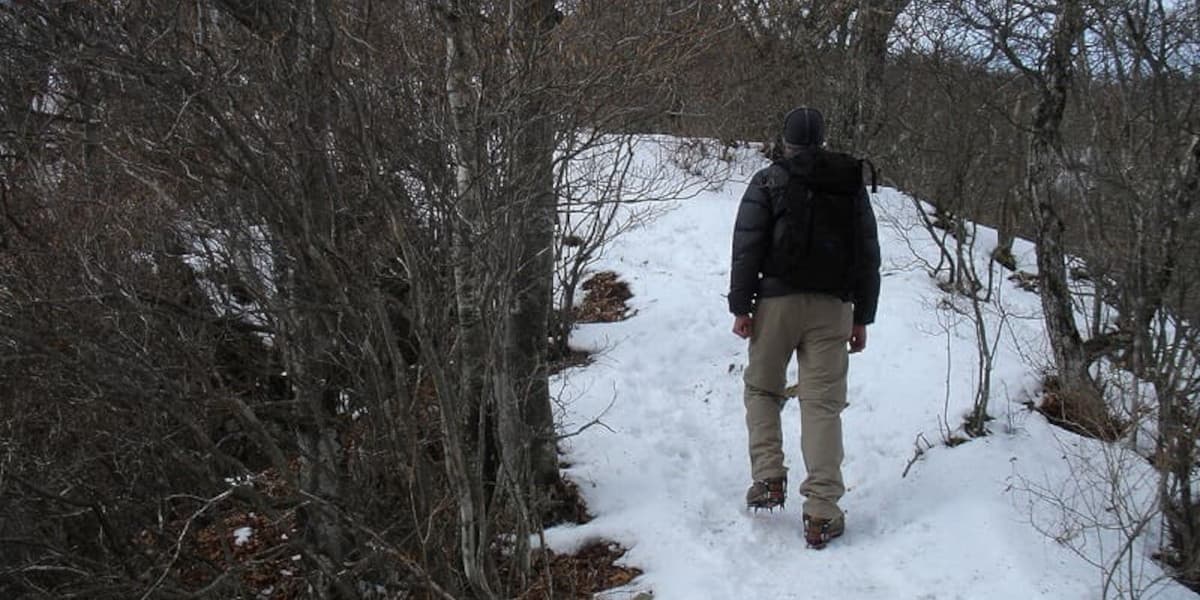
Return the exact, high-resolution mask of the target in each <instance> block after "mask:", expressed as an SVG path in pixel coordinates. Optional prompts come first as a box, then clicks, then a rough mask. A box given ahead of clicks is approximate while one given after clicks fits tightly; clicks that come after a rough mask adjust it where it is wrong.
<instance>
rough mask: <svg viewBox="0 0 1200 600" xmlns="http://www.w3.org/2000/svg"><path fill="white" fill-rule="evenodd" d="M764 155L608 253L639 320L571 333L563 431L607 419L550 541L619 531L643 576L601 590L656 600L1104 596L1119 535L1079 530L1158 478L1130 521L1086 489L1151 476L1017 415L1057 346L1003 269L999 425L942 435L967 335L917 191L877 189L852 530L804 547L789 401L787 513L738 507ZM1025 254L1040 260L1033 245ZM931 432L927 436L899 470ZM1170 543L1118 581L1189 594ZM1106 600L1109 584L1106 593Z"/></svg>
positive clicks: (1021, 251)
mask: <svg viewBox="0 0 1200 600" xmlns="http://www.w3.org/2000/svg"><path fill="white" fill-rule="evenodd" d="M762 166H765V163H763V162H762V161H761V160H756V159H755V158H754V157H753V155H752V154H749V155H747V156H745V157H744V158H743V160H742V162H740V163H738V164H737V165H735V167H734V169H733V172H732V174H731V177H730V179H729V181H728V182H726V183H725V184H724V185H723V186H721V187H720V189H716V190H708V191H705V192H703V193H700V194H699V195H697V196H695V197H693V198H690V199H687V200H683V201H679V202H675V203H673V204H672V206H671V210H670V211H668V212H666V213H665V214H664V215H662V216H661V217H659V218H658V219H656V220H655V221H653V222H652V223H650V224H648V225H646V226H645V227H642V228H640V229H637V230H634V231H632V232H629V233H627V234H625V235H624V236H623V237H621V238H619V239H618V240H616V242H615V243H614V244H613V246H612V247H611V248H610V250H609V251H608V252H607V254H606V256H605V258H604V259H603V261H602V262H601V264H599V265H598V269H597V270H600V269H611V270H614V271H617V272H618V273H620V274H621V275H622V277H623V278H624V279H625V280H627V281H628V282H629V283H630V286H631V288H632V291H633V293H634V294H635V296H634V298H633V299H632V300H631V302H630V305H631V307H632V308H633V310H634V311H636V314H635V315H634V316H633V317H632V318H630V319H628V320H626V321H624V322H620V323H613V324H594V325H584V326H582V327H580V329H579V330H578V331H577V332H576V334H575V337H574V338H573V345H575V346H576V347H580V348H587V349H591V350H596V351H598V354H597V355H596V356H595V362H594V363H593V364H591V365H589V366H587V367H583V368H578V369H573V370H570V371H568V372H566V373H564V374H562V375H561V376H559V378H558V379H557V380H556V385H557V387H558V390H559V392H560V396H561V398H562V400H563V401H564V403H565V406H566V414H565V415H564V423H563V425H564V429H566V430H572V429H574V428H576V427H579V426H580V425H582V424H584V423H587V422H589V421H592V420H593V419H596V418H599V419H600V420H601V421H602V422H603V425H604V427H599V426H597V427H591V428H589V429H587V430H586V431H585V432H583V433H582V434H580V435H578V436H575V437H572V438H570V439H568V440H567V442H566V443H565V447H566V450H567V459H568V460H569V461H570V462H571V464H572V466H571V468H570V469H569V470H568V471H567V475H568V476H569V477H570V478H572V479H573V480H575V481H576V482H578V483H579V485H580V487H581V489H582V491H583V494H584V496H585V498H586V500H587V502H588V505H589V508H590V510H591V512H592V513H593V514H594V515H595V516H596V518H595V520H594V521H592V522H590V523H588V524H586V525H582V526H566V527H559V528H555V529H553V530H551V531H549V532H547V539H548V540H549V543H550V545H551V546H552V547H553V548H555V549H556V550H560V551H569V550H571V549H573V548H575V547H578V546H580V545H582V544H584V543H586V542H588V541H591V540H595V539H610V540H614V541H616V542H619V543H620V544H622V545H624V546H625V547H627V548H629V552H628V554H626V556H625V558H624V562H625V563H626V564H629V565H633V566H636V567H638V568H640V569H642V570H643V571H644V575H643V576H641V577H639V578H638V579H637V580H635V581H634V582H633V584H631V585H630V586H629V587H628V588H627V589H624V590H619V591H617V592H614V593H611V594H609V595H607V596H606V597H609V598H628V597H632V596H633V595H635V594H636V593H637V592H640V591H652V592H653V594H654V597H655V598H657V599H662V600H703V599H710V598H711V599H739V598H776V599H801V598H839V599H855V598H872V599H875V598H888V599H892V598H896V599H906V598H914V599H916V598H920V599H935V598H937V599H943V598H944V599H956V598H964V599H966V598H971V599H974V598H1005V599H1007V598H1066V599H1075V598H1079V599H1084V598H1088V599H1090V598H1100V597H1101V596H1102V586H1103V584H1104V571H1103V570H1102V569H1101V568H1100V567H1099V566H1096V565H1095V564H1091V562H1089V561H1092V562H1097V561H1106V560H1109V559H1111V558H1112V557H1114V556H1117V555H1116V554H1114V553H1113V551H1114V549H1115V548H1118V547H1120V544H1121V542H1122V541H1123V538H1122V537H1121V536H1120V535H1119V534H1118V532H1114V531H1109V532H1100V533H1097V531H1095V528H1089V527H1087V522H1088V521H1089V519H1097V520H1101V521H1103V520H1105V519H1109V520H1110V521H1111V520H1115V519H1116V518H1117V517H1118V516H1124V515H1127V512H1128V511H1134V512H1136V511H1137V510H1141V509H1147V507H1148V504H1147V503H1146V502H1145V498H1148V497H1151V496H1152V494H1151V492H1152V489H1153V485H1152V483H1153V482H1152V478H1150V477H1146V478H1145V479H1144V484H1143V485H1141V486H1140V487H1135V488H1134V489H1131V490H1125V492H1124V493H1123V495H1122V497H1123V498H1127V499H1128V498H1132V502H1130V503H1129V504H1128V505H1127V507H1128V508H1127V509H1123V511H1113V510H1111V509H1112V506H1111V504H1112V499H1110V498H1106V497H1105V492H1104V490H1103V489H1093V488H1092V487H1091V485H1090V484H1086V483H1085V484H1084V485H1082V486H1079V485H1076V484H1075V483H1074V482H1075V481H1076V479H1077V478H1083V479H1085V480H1086V479H1087V477H1088V473H1089V472H1090V471H1089V469H1091V468H1093V467H1095V468H1101V467H1103V466H1104V465H1105V464H1112V462H1113V461H1116V460H1118V459H1122V458H1124V459H1126V461H1125V462H1123V463H1120V464H1119V465H1117V466H1118V467H1119V468H1120V469H1121V470H1123V472H1126V473H1128V474H1133V475H1137V474H1142V475H1145V473H1144V471H1145V466H1144V464H1142V462H1140V461H1138V460H1135V459H1128V457H1125V456H1121V455H1120V454H1119V453H1118V452H1117V451H1115V450H1114V451H1112V452H1105V451H1104V449H1103V447H1102V446H1100V445H1098V444H1097V443H1095V442H1092V441H1090V440H1083V439H1080V438H1078V437H1076V436H1074V435H1071V434H1069V433H1067V432H1065V431H1062V430H1061V429H1057V428H1054V427H1052V426H1050V425H1048V424H1047V423H1046V421H1045V419H1044V418H1042V417H1041V416H1040V415H1038V414H1033V413H1030V412H1028V411H1027V410H1025V409H1024V407H1023V406H1022V405H1021V403H1022V402H1025V401H1027V400H1029V399H1030V398H1031V395H1032V393H1033V392H1034V391H1035V390H1036V385H1037V380H1038V371H1039V369H1040V368H1041V366H1042V365H1043V364H1044V363H1045V358H1044V357H1045V356H1046V349H1045V346H1044V341H1043V339H1042V338H1043V335H1042V332H1041V329H1040V327H1041V324H1040V321H1039V320H1038V318H1037V317H1038V314H1039V309H1038V303H1037V299H1036V297H1035V296H1034V295H1032V294H1030V293H1028V292H1024V291H1021V290H1019V289H1017V288H1016V287H1015V286H1014V285H1013V284H1012V283H1010V282H1009V281H1007V280H1006V279H1003V278H1001V279H1000V280H999V283H998V287H999V288H1001V290H1002V292H1001V293H1000V302H999V304H998V305H997V306H1002V307H1003V310H1000V309H999V308H994V309H993V310H992V313H993V314H992V319H993V321H992V325H991V331H992V333H993V335H995V331H996V329H997V327H998V325H997V323H998V319H999V318H1000V316H999V315H1000V314H1002V313H1003V314H1005V315H1007V316H1006V317H1005V318H1004V322H1005V325H1004V327H1003V330H1002V335H1001V336H1000V344H999V348H998V351H997V358H996V368H995V381H994V385H993V386H992V390H993V394H994V396H995V399H994V400H993V403H992V408H991V410H990V413H991V414H992V415H993V416H994V417H996V420H995V421H993V422H992V426H991V430H992V432H993V435H991V436H988V437H986V438H982V439H976V440H973V441H971V442H969V443H966V444H962V445H959V446H957V447H954V448H949V447H946V446H944V445H942V444H941V439H942V437H943V436H942V433H941V431H942V425H941V424H942V423H946V422H948V423H949V424H950V426H951V428H954V427H957V426H958V425H959V424H960V423H961V421H962V418H961V417H962V415H963V414H964V413H965V411H966V409H967V408H968V407H969V406H970V404H971V399H972V395H973V390H974V386H975V379H976V377H977V375H976V373H977V370H976V367H975V361H976V358H975V357H976V354H975V350H974V348H975V345H974V330H973V327H972V325H971V323H970V322H969V321H966V320H964V319H962V318H956V317H954V316H953V313H951V312H949V311H947V310H944V309H940V308H939V302H941V301H942V300H944V299H945V298H946V297H947V296H946V294H945V293H943V292H941V291H939V290H938V288H937V287H936V286H935V285H934V282H932V281H931V280H930V278H929V277H928V275H927V274H926V271H925V270H924V269H923V267H922V264H921V257H924V258H925V259H926V260H933V261H934V262H936V253H934V252H933V251H932V248H933V247H932V246H931V245H930V244H929V243H928V237H927V236H926V235H925V234H924V233H923V230H922V229H921V228H919V227H918V226H917V213H916V209H915V208H914V207H913V205H912V202H911V201H910V200H908V199H907V198H905V197H904V196H902V195H901V194H899V193H897V192H896V191H894V190H890V189H881V190H880V192H879V193H878V194H875V195H874V197H873V203H874V206H875V208H876V212H877V215H878V217H879V221H880V236H881V243H882V247H883V260H884V278H883V290H882V295H881V300H880V308H879V314H878V319H877V323H876V324H875V325H874V326H872V327H870V329H869V338H868V341H869V344H868V348H867V350H866V352H865V353H863V354H859V355H855V356H854V357H853V358H852V360H851V374H850V396H849V401H850V406H849V408H848V409H847V410H846V412H845V413H844V422H845V436H846V440H845V445H846V462H845V465H844V473H845V478H846V483H847V487H848V493H847V495H846V497H845V498H844V499H843V502H842V506H843V509H844V510H845V512H846V515H847V527H848V529H847V533H846V536H845V537H844V538H841V539H839V540H837V541H836V542H834V543H833V544H831V545H830V546H829V547H828V548H826V549H825V550H821V551H815V550H810V549H806V548H805V544H804V541H803V539H802V537H801V532H800V530H801V524H800V518H801V516H800V500H801V499H800V498H799V497H798V495H797V493H796V487H797V486H798V485H799V482H800V481H801V480H802V478H803V464H802V462H801V461H800V453H799V421H800V420H799V408H798V405H797V402H796V401H795V400H791V401H790V402H789V403H788V405H787V407H786V408H785V410H784V422H785V435H786V444H785V449H786V451H787V456H788V462H789V466H790V467H791V477H790V479H791V485H790V488H791V489H790V490H789V492H790V498H789V499H790V502H789V504H788V505H787V508H786V509H785V510H783V511H775V512H774V513H765V512H764V513H759V514H752V513H749V512H747V511H746V510H745V508H744V506H743V497H744V493H745V489H746V486H747V485H748V484H749V465H748V457H747V452H746V433H745V427H744V422H743V407H742V400H741V390H742V383H741V374H742V370H743V368H744V365H745V361H746V343H745V342H744V341H742V340H740V339H739V338H737V337H735V336H734V335H733V334H732V333H731V332H730V327H731V325H732V317H731V316H730V315H729V314H728V313H727V312H726V304H725V297H724V294H725V291H726V289H727V286H728V269H729V250H730V239H731V234H732V228H733V218H734V215H735V213H736V210H737V202H738V200H739V198H740V196H741V193H742V191H743V190H744V188H745V183H746V182H747V181H748V180H749V178H750V175H752V174H753V171H754V170H756V169H757V168H760V167H762ZM979 240H980V241H979V247H980V248H983V249H985V250H986V249H990V248H991V244H992V243H993V240H994V233H992V232H988V231H982V230H981V232H980V235H979ZM1017 256H1018V261H1019V262H1020V263H1021V266H1022V267H1023V268H1031V267H1032V263H1033V257H1032V249H1031V248H1030V247H1029V246H1028V245H1023V246H1022V245H1019V246H1018V248H1017ZM789 380H794V378H793V377H789ZM918 436H922V437H923V438H924V439H925V440H928V441H929V442H932V443H933V447H932V449H930V450H929V451H928V452H927V453H926V454H925V455H924V456H923V457H922V458H921V459H920V460H919V461H918V462H916V463H915V464H913V465H912V467H911V470H910V471H909V473H908V475H907V477H901V474H902V473H903V472H904V470H905V468H906V466H907V465H908V463H909V461H910V460H911V459H912V457H913V452H914V443H915V441H916V439H917V438H918ZM1102 459H1109V460H1108V462H1107V463H1106V462H1105V461H1104V460H1102ZM1071 473H1076V474H1077V476H1078V477H1077V478H1072V477H1071ZM1101 474H1103V473H1101ZM1031 492H1037V493H1031ZM1114 515H1115V516H1114ZM1085 517H1087V518H1085ZM1081 523H1082V524H1081ZM1157 535H1158V529H1157V526H1155V527H1152V528H1151V531H1150V533H1149V534H1147V535H1145V536H1143V537H1142V539H1139V541H1138V543H1137V544H1135V545H1134V549H1133V552H1132V557H1133V559H1134V560H1133V561H1132V564H1133V567H1134V571H1133V572H1132V575H1130V574H1128V573H1124V574H1122V576H1121V577H1119V578H1117V580H1116V581H1115V583H1114V585H1118V584H1119V585H1122V586H1124V587H1125V588H1126V589H1128V588H1129V586H1130V585H1133V586H1134V589H1137V590H1149V591H1150V592H1151V594H1150V595H1148V596H1146V597H1151V596H1152V597H1158V598H1192V597H1194V596H1193V594H1191V592H1188V591H1187V590H1186V589H1184V588H1182V587H1180V586H1178V585H1176V584H1174V583H1172V582H1170V581H1169V580H1168V581H1161V579H1162V574H1161V571H1159V570H1158V569H1157V567H1156V566H1155V565H1154V564H1153V563H1152V562H1149V561H1147V560H1145V559H1146V557H1147V556H1149V554H1150V553H1151V552H1153V550H1154V547H1155V544H1156V543H1157V538H1156V536H1157ZM1054 538H1057V540H1056V539H1054ZM1081 552H1082V553H1081ZM1108 595H1109V596H1110V597H1117V596H1118V594H1117V593H1116V592H1115V591H1114V589H1110V590H1109V591H1108Z"/></svg>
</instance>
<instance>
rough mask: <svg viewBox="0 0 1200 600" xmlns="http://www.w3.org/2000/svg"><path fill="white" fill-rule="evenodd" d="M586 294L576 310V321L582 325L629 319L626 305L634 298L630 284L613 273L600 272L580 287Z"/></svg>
mask: <svg viewBox="0 0 1200 600" xmlns="http://www.w3.org/2000/svg"><path fill="white" fill-rule="evenodd" d="M580 287H581V288H582V289H583V290H584V291H585V292H587V293H586V294H585V295H584V297H583V302H582V303H580V305H579V307H578V308H577V309H576V313H575V320H576V321H578V322H580V323H612V322H614V321H624V320H625V319H627V318H628V317H629V306H628V305H626V304H625V302H626V301H627V300H629V299H630V298H632V297H633V292H630V291H629V284H627V283H625V282H624V281H621V279H620V276H619V275H617V274H616V273H614V272H612V271H600V272H599V273H596V274H595V275H593V276H592V277H591V278H590V279H588V280H587V281H585V282H583V285H581V286H580Z"/></svg>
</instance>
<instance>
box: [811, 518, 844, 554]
mask: <svg viewBox="0 0 1200 600" xmlns="http://www.w3.org/2000/svg"><path fill="white" fill-rule="evenodd" d="M843 533H846V519H845V517H838V518H836V519H821V518H817V517H812V516H809V515H804V541H806V542H808V547H809V548H812V549H814V550H820V549H821V548H824V547H825V545H826V544H828V543H829V540H832V539H834V538H837V537H841V535H842V534H843Z"/></svg>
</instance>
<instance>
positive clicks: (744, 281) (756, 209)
mask: <svg viewBox="0 0 1200 600" xmlns="http://www.w3.org/2000/svg"><path fill="white" fill-rule="evenodd" d="M812 163H813V158H812V154H808V153H802V154H800V155H798V156H796V157H794V158H792V159H791V161H790V162H789V163H788V165H787V167H785V166H784V165H783V164H782V163H775V164H772V165H771V166H769V167H767V168H765V169H762V170H761V171H759V172H758V173H756V174H755V175H754V178H753V179H751V180H750V185H749V186H748V187H747V188H746V193H745V194H743V196H742V201H741V203H740V204H739V205H738V214H737V222H736V224H735V226H734V232H733V266H732V269H731V271H730V278H729V279H730V280H729V311H730V312H732V313H733V314H735V315H746V314H750V313H752V312H754V300H755V299H756V298H769V297H772V296H786V295H788V294H793V293H796V292H804V291H812V290H806V289H805V288H804V285H803V281H804V277H803V274H799V276H798V277H793V278H783V277H775V276H771V275H765V274H764V273H763V270H764V265H766V264H768V263H769V262H770V261H771V257H772V254H773V252H776V253H777V252H779V250H778V248H779V241H780V240H781V239H782V237H783V235H784V230H783V227H782V222H781V220H780V216H781V215H783V213H784V202H785V201H786V198H785V191H786V190H787V182H788V178H789V177H790V174H789V169H790V170H791V171H795V172H805V170H806V169H808V170H811V169H812ZM855 214H856V218H857V219H858V222H859V227H858V228H857V230H858V232H859V234H860V235H861V239H860V240H858V241H857V243H858V256H857V257H856V260H855V270H854V271H855V272H854V274H853V277H852V281H853V283H852V284H851V286H850V287H851V289H847V290H845V291H844V293H842V294H839V297H841V298H842V299H844V300H848V301H850V302H853V303H854V323H855V324H856V325H869V324H871V323H873V322H874V321H875V308H876V306H877V305H878V302H879V234H878V231H877V229H876V225H875V212H874V211H873V210H872V209H871V200H870V196H869V195H868V194H867V190H866V188H865V187H862V188H861V189H860V192H859V194H858V196H857V198H856V199H855ZM788 279H790V280H791V281H788ZM797 282H799V283H797Z"/></svg>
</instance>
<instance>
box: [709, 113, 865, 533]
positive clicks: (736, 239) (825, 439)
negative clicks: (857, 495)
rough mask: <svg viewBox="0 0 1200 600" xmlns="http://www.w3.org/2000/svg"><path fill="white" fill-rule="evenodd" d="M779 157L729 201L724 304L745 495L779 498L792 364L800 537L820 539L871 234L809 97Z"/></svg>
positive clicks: (832, 522) (837, 469)
mask: <svg viewBox="0 0 1200 600" xmlns="http://www.w3.org/2000/svg"><path fill="white" fill-rule="evenodd" d="M782 137H783V155H784V158H783V159H782V160H780V161H777V162H775V163H774V164H772V165H771V166H769V167H767V168H765V169H763V170H761V171H759V172H758V173H756V174H755V175H754V178H753V179H752V180H751V181H750V185H749V186H748V187H747V188H746V192H745V194H744V195H743V196H742V201H741V204H740V205H739V206H738V214H737V223H736V226H735V228H734V234H733V265H732V270H731V273H730V286H729V310H730V312H732V313H733V314H734V322H733V332H734V333H735V334H737V335H738V336H740V337H742V338H748V339H749V340H750V362H749V365H748V366H747V368H746V373H745V377H744V381H745V393H744V401H745V404H746V427H747V429H748V433H749V438H750V464H751V472H752V477H753V484H752V485H751V486H750V489H749V490H748V491H747V492H746V504H747V505H748V506H749V507H750V508H753V509H759V508H767V509H772V508H775V507H777V506H783V503H784V500H785V498H786V495H787V468H786V467H785V466H784V456H783V431H782V427H781V423H780V411H781V409H782V408H783V405H784V402H785V400H786V396H785V393H784V390H785V385H786V379H785V378H786V376H787V367H788V363H789V362H790V361H791V357H792V355H793V353H794V354H795V356H796V360H797V362H798V365H799V373H800V380H799V386H798V390H799V398H800V422H801V424H800V427H801V439H800V445H801V450H802V452H803V455H804V466H805V469H806V470H807V477H806V478H805V480H804V482H803V484H801V486H800V493H801V494H802V495H804V496H805V502H804V529H805V531H804V536H805V539H806V540H807V542H808V544H809V546H811V547H813V548H822V547H824V546H825V544H827V543H828V542H829V540H831V539H833V538H835V537H838V536H839V535H841V534H842V533H843V532H844V531H845V518H844V516H843V514H842V511H841V509H840V508H839V507H838V500H839V499H841V497H842V495H843V494H844V493H845V491H846V488H845V485H844V484H843V483H842V456H843V454H842V421H841V413H842V410H843V409H844V408H845V406H846V375H847V372H848V367H849V356H848V354H849V353H854V352H861V351H862V350H863V349H865V348H866V346H867V325H869V324H871V323H872V322H873V321H874V319H875V307H876V303H877V302H878V298H879V240H878V234H877V232H876V226H875V215H874V213H873V212H872V210H871V204H870V196H868V194H867V190H866V188H865V187H864V185H863V178H862V163H861V161H858V160H856V159H854V158H852V157H850V156H848V155H845V154H839V153H835V152H829V151H826V150H824V149H823V146H824V144H825V123H824V118H823V117H822V115H821V113H820V112H819V111H817V110H816V109H813V108H806V107H800V108H796V109H793V110H792V111H791V112H789V113H788V114H787V116H786V117H785V119H784V130H783V136H782Z"/></svg>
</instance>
